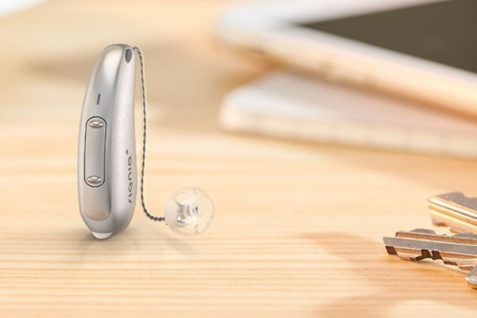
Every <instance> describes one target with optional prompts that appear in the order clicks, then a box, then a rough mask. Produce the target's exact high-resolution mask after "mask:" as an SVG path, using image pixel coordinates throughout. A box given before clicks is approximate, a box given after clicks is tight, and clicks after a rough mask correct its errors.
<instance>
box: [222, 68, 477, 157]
mask: <svg viewBox="0 0 477 318" xmlns="http://www.w3.org/2000/svg"><path fill="white" fill-rule="evenodd" d="M476 94H477V88H476ZM220 123H221V125H222V127H224V128H225V129H227V130H231V131H238V132H247V133H256V134H262V135H269V136H278V137H284V138H287V139H298V140H306V141H317V142H322V143H323V142H324V143H339V144H348V145H354V146H365V147H379V148H386V149H397V150H406V151H415V152H422V153H432V154H439V155H450V156H458V157H467V158H477V123H475V122H473V121H472V120H470V119H468V118H465V117H460V116H457V115H453V114H450V113H444V112H441V111H438V110H436V109H433V108H432V107H425V106H423V105H419V104H417V103H413V102H411V101H403V100H400V99H396V98H391V97H388V96H383V95H375V94H373V92H369V91H360V90H357V89H355V88H351V87H344V86H339V85H337V84H333V83H328V82H323V81H320V80H318V79H316V78H312V77H306V76H304V75H302V74H294V73H291V72H288V73H287V72H275V73H272V74H270V75H267V76H266V77H264V78H262V79H259V80H257V81H255V82H252V83H250V84H248V85H245V86H243V87H240V88H238V89H236V90H234V91H232V92H231V93H230V94H229V95H227V96H226V98H225V100H224V102H223V105H222V109H221V113H220Z"/></svg>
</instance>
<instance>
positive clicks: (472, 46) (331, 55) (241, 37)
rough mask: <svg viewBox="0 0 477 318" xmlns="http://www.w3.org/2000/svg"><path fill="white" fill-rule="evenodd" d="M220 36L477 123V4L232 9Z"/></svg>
mask: <svg viewBox="0 0 477 318" xmlns="http://www.w3.org/2000/svg"><path fill="white" fill-rule="evenodd" d="M218 33H219V37H220V38H221V39H222V40H223V41H224V42H225V43H228V44H229V45H231V46H233V47H237V48H246V49H250V50H254V51H258V52H260V53H263V54H265V55H266V56H269V57H272V58H274V59H276V60H279V61H281V62H284V63H288V64H290V65H294V66H298V67H300V68H304V69H306V70H310V71H313V72H317V73H320V74H322V75H325V76H328V77H331V78H333V79H338V80H344V81H348V82H349V81H351V82H353V83H357V84H360V85H365V86H370V87H373V88H378V89H382V90H385V91H388V92H392V93H393V94H396V93H397V94H402V95H405V96H408V97H413V98H417V99H418V100H422V101H426V102H429V103H430V104H434V105H437V106H441V107H446V108H448V109H452V110H456V111H460V112H465V113H467V114H472V115H475V116H477V1H475V0H458V1H435V0H434V1H432V0H387V1H382V0H360V1H356V0H320V1H316V0H295V1H283V0H273V1H259V2H251V3H245V4H241V5H238V6H234V7H230V8H228V9H226V10H224V12H222V15H221V17H220V21H219V25H218Z"/></svg>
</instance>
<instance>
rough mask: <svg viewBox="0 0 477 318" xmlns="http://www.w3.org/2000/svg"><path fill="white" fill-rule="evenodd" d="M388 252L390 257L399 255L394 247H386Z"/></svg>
mask: <svg viewBox="0 0 477 318" xmlns="http://www.w3.org/2000/svg"><path fill="white" fill-rule="evenodd" d="M386 251H387V252H388V254H389V255H398V253H397V251H396V249H395V248H394V247H392V246H387V245H386Z"/></svg>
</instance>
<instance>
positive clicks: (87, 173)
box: [78, 44, 137, 239]
mask: <svg viewBox="0 0 477 318" xmlns="http://www.w3.org/2000/svg"><path fill="white" fill-rule="evenodd" d="M135 64H136V61H135V54H134V50H133V48H132V47H130V46H128V45H123V44H117V45H111V46H108V47H106V48H105V49H104V50H103V52H102V53H101V55H100V56H99V57H98V59H97V62H96V65H95V67H94V70H93V74H92V75H91V78H90V81H89V84H88V88H87V91H86V95H85V98H84V101H83V110H82V114H81V123H80V133H79V146H78V197H79V207H80V211H81V216H82V218H83V220H84V222H85V223H86V225H87V226H88V228H89V229H90V230H91V231H92V232H93V235H94V236H95V237H97V238H99V239H104V238H107V237H109V236H111V235H114V234H117V233H119V232H121V231H123V230H124V229H125V228H126V227H127V226H128V224H129V222H130V221H131V218H132V216H133V213H134V207H135V203H136V188H137V175H136V151H135V137H134V92H135V82H136V80H135V74H136V65H135Z"/></svg>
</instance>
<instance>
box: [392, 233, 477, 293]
mask: <svg viewBox="0 0 477 318" xmlns="http://www.w3.org/2000/svg"><path fill="white" fill-rule="evenodd" d="M383 241H384V244H385V245H386V250H387V252H388V254H390V255H397V256H399V257H400V258H401V259H404V260H410V261H420V260H423V259H426V258H430V259H433V260H438V259H440V260H442V261H443V262H444V264H448V265H454V266H458V267H459V268H460V269H462V270H465V271H469V273H468V274H467V276H466V281H467V283H468V284H469V286H470V287H472V288H475V289H477V266H476V265H477V235H474V234H468V233H460V234H456V235H453V236H449V235H438V234H436V233H435V232H434V231H433V230H427V229H416V230H413V231H399V232H397V233H396V235H395V236H394V237H384V238H383Z"/></svg>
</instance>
